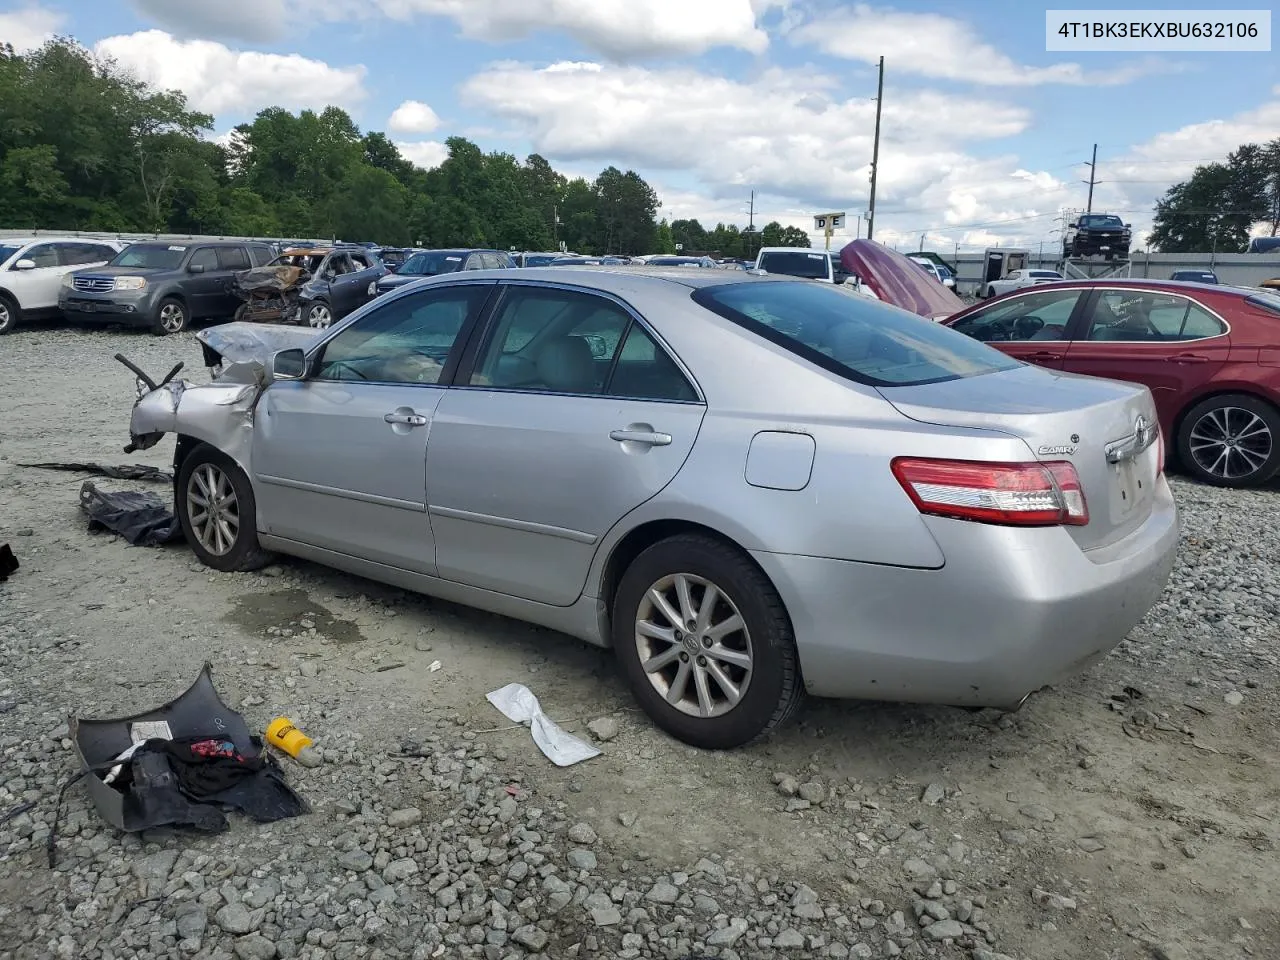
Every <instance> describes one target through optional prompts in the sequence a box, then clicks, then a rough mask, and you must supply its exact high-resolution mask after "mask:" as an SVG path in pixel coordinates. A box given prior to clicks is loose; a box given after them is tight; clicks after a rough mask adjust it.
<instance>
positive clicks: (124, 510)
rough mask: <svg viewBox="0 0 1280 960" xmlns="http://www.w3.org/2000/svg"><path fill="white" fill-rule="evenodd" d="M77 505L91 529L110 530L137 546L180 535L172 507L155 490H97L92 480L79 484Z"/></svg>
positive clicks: (176, 538) (172, 539)
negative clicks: (87, 517) (78, 502)
mask: <svg viewBox="0 0 1280 960" xmlns="http://www.w3.org/2000/svg"><path fill="white" fill-rule="evenodd" d="M80 509H82V510H83V511H84V512H85V513H87V514H88V515H89V529H90V530H110V531H111V532H112V533H118V534H120V536H122V537H124V538H125V539H126V540H128V541H129V543H131V544H133V545H134V546H135V547H137V546H146V547H158V546H162V545H164V544H166V543H176V542H177V541H179V540H182V539H183V535H182V527H181V526H180V525H179V523H178V518H177V517H175V516H174V515H173V511H172V510H170V509H169V507H168V506H166V505H165V502H164V501H163V500H162V499H160V497H159V496H158V495H156V494H154V493H138V492H135V491H132V490H120V491H117V492H115V493H109V492H107V491H106V490H99V489H98V488H97V487H96V486H95V485H94V483H93V481H92V480H86V481H85V482H84V484H83V485H82V486H81V487H80Z"/></svg>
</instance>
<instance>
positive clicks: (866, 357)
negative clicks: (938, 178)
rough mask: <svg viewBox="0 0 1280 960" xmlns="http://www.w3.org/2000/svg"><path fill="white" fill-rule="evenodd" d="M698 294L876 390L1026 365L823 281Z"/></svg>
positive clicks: (733, 286) (715, 308) (711, 306)
mask: <svg viewBox="0 0 1280 960" xmlns="http://www.w3.org/2000/svg"><path fill="white" fill-rule="evenodd" d="M692 297H693V299H694V301H695V302H696V303H698V304H701V305H702V306H704V307H706V308H707V309H708V310H711V311H712V312H714V313H718V314H719V315H720V316H722V317H726V318H728V319H729V320H732V321H733V322H735V323H737V324H739V325H740V326H742V327H744V328H746V329H747V330H750V331H751V332H753V333H756V334H758V335H759V336H762V337H764V338H765V339H766V340H770V341H772V342H773V343H776V344H778V345H779V346H781V347H783V348H784V349H786V350H789V351H790V352H792V353H794V354H795V355H797V356H799V357H803V358H804V359H806V360H808V361H810V362H812V363H816V364H817V365H818V366H821V367H823V368H825V369H827V370H830V371H832V372H833V373H838V374H840V375H841V376H845V377H848V378H849V379H851V380H856V381H857V382H859V383H866V384H871V385H872V386H885V387H890V386H911V385H914V384H919V383H934V382H937V381H939V380H956V379H960V378H962V377H974V376H979V375H981V374H984V373H994V372H996V371H999V370H1011V369H1013V368H1014V367H1016V366H1018V361H1017V360H1013V359H1011V358H1010V357H1007V356H1005V355H1004V354H1003V353H1000V352H998V351H997V350H995V349H993V348H991V347H988V346H986V345H985V344H982V343H979V342H978V341H976V340H972V339H970V338H969V337H966V336H964V335H963V334H961V333H957V332H956V331H954V330H952V329H950V328H949V327H945V326H943V325H942V324H938V323H934V322H933V321H932V320H926V319H925V318H923V317H918V316H916V315H915V314H913V313H908V312H907V311H905V310H901V309H899V308H898V307H893V306H889V305H888V304H884V303H879V302H877V301H874V300H869V299H866V298H864V297H854V296H850V295H848V294H846V293H843V292H841V291H840V290H839V289H837V288H833V287H829V286H825V285H823V284H816V283H815V284H808V283H792V282H787V281H783V282H779V283H765V282H757V283H750V282H748V283H728V284H724V285H722V286H715V287H704V288H703V289H701V290H696V291H694V292H693V294H692Z"/></svg>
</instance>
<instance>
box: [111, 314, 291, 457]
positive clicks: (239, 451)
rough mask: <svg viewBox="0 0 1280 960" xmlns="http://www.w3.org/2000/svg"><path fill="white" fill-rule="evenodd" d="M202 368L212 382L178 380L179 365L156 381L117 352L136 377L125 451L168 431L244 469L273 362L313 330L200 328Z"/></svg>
mask: <svg viewBox="0 0 1280 960" xmlns="http://www.w3.org/2000/svg"><path fill="white" fill-rule="evenodd" d="M196 338H197V339H198V340H199V341H200V349H201V353H202V355H203V361H204V365H205V367H206V368H207V369H208V370H209V373H210V375H211V377H212V379H211V380H210V381H209V382H205V383H197V382H193V381H190V380H186V379H178V374H179V373H180V372H181V371H182V370H183V368H184V365H183V364H181V363H180V364H178V365H177V366H175V367H174V368H173V369H172V370H170V371H169V373H168V374H167V375H166V376H165V377H164V378H162V379H161V380H159V381H156V380H153V379H152V378H151V377H149V376H148V375H147V374H146V372H145V371H143V370H141V369H140V368H139V367H137V366H136V365H134V364H133V363H131V362H130V361H129V360H128V359H127V358H125V357H124V356H123V355H121V354H116V357H115V358H116V360H118V361H120V362H121V363H122V364H124V365H125V366H126V367H128V368H129V369H130V370H131V371H132V372H133V374H134V376H135V378H136V392H137V400H136V401H135V402H134V405H133V413H132V415H131V416H130V421H129V445H128V446H126V447H125V448H124V450H125V452H126V453H133V452H134V451H135V450H149V449H150V448H151V447H154V446H155V445H156V444H157V443H159V442H160V441H161V439H163V438H164V436H165V434H167V433H172V434H175V435H178V436H181V437H186V438H189V439H191V440H194V441H199V442H204V443H208V444H209V445H210V446H213V447H215V448H217V449H218V450H221V451H222V452H223V453H225V454H226V455H227V456H229V457H231V458H232V459H233V460H235V461H236V462H237V463H239V464H240V465H241V466H242V467H244V468H245V469H246V471H247V470H248V466H249V454H250V449H251V442H250V441H251V438H252V435H253V417H254V410H255V409H256V407H257V403H258V397H259V396H261V394H262V391H263V390H264V389H265V388H266V386H267V385H268V384H269V383H270V382H271V373H270V370H271V358H272V357H273V356H274V355H275V354H276V353H277V352H278V351H280V350H286V349H289V348H291V347H302V348H303V349H305V348H306V347H307V346H309V345H310V343H311V342H312V341H314V339H315V332H314V331H312V330H309V329H299V328H297V327H276V326H261V325H259V324H255V323H247V322H246V323H228V324H223V325H221V326H217V327H210V328H208V329H206V330H201V331H200V332H199V333H198V334H196Z"/></svg>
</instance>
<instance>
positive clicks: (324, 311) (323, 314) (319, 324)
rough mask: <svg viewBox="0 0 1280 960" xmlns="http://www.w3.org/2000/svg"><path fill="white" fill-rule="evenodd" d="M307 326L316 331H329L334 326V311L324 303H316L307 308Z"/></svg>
mask: <svg viewBox="0 0 1280 960" xmlns="http://www.w3.org/2000/svg"><path fill="white" fill-rule="evenodd" d="M307 326H309V327H312V328H313V329H316V330H327V329H328V328H329V327H331V326H333V311H332V310H330V309H329V305H328V304H327V303H324V302H323V301H316V302H315V303H313V304H311V305H310V306H308V307H307Z"/></svg>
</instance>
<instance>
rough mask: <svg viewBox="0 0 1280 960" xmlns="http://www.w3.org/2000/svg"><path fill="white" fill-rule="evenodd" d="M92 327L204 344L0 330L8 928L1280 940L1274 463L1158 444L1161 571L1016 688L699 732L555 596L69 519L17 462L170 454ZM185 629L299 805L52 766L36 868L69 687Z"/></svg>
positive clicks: (319, 947) (1164, 952) (18, 952)
mask: <svg viewBox="0 0 1280 960" xmlns="http://www.w3.org/2000/svg"><path fill="white" fill-rule="evenodd" d="M116 351H123V352H124V353H126V354H127V355H129V356H130V357H132V358H133V359H135V360H137V361H139V362H140V363H141V364H142V365H143V367H144V368H145V369H148V370H152V371H163V370H166V369H168V367H169V366H171V365H172V363H173V362H175V361H176V360H178V359H184V360H186V361H187V362H188V363H191V364H192V365H193V366H194V367H196V369H195V370H194V371H192V372H191V375H192V376H193V377H197V378H202V377H203V376H204V375H205V374H204V371H202V370H200V369H199V368H198V364H199V359H198V350H197V349H196V345H195V343H194V341H193V340H192V339H191V338H190V336H189V335H187V336H182V337H179V338H170V339H155V338H152V337H150V336H148V335H146V334H136V333H127V332H112V331H102V330H78V329H75V328H72V327H62V326H50V327H45V328H38V329H30V328H29V329H24V330H20V331H18V332H17V333H15V334H13V335H11V336H8V337H5V338H3V339H2V340H0V356H2V357H3V359H4V364H5V378H4V381H3V383H2V384H0V414H2V415H3V427H2V428H0V438H2V439H0V543H5V542H8V543H10V544H11V545H12V546H13V549H14V551H15V552H16V554H17V556H18V559H19V561H20V562H21V563H22V568H21V570H19V571H18V572H17V573H16V574H15V575H14V576H13V577H12V578H11V579H10V580H9V582H8V583H6V584H2V585H0V815H3V812H4V811H7V810H10V809H11V808H13V807H15V806H17V805H19V804H23V803H26V802H28V801H34V803H35V805H34V807H32V808H31V809H30V810H28V811H27V812H24V813H22V814H21V815H19V816H17V817H15V818H13V819H11V820H10V821H9V822H7V823H5V824H3V825H0V958H4V960H8V958H14V960H17V958H45V957H56V958H79V957H84V958H126V957H127V958H133V957H142V958H153V957H155V958H158V957H198V958H202V960H203V958H208V960H213V958H232V957H234V958H241V960H251V958H272V957H282V958H289V957H299V958H321V957H325V958H328V957H334V958H346V957H364V958H370V960H373V958H393V957H394V958H399V957H405V958H437V957H441V958H446V957H447V958H454V957H458V958H464V957H473V958H485V960H506V958H530V957H540V958H557V960H558V958H564V957H599V958H606V957H608V958H614V957H618V958H638V957H662V958H685V957H690V956H705V957H719V958H726V960H732V958H735V957H737V958H771V957H797V958H817V957H830V958H844V957H858V958H862V957H896V956H903V957H910V958H915V957H939V958H973V960H999V958H1002V957H1008V958H1015V960H1028V958H1030V960H1057V958H1061V960H1085V958H1089V960H1092V958H1098V960H1103V958H1106V960H1128V958H1150V957H1163V958H1166V960H1179V958H1183V960H1189V958H1213V960H1230V958H1243V957H1274V956H1277V955H1280V919H1278V916H1277V910H1276V902H1275V891H1276V890H1280V862H1278V861H1277V858H1276V854H1275V841H1276V838H1277V833H1278V824H1277V820H1278V819H1280V748H1278V747H1277V741H1276V737H1275V721H1274V715H1275V714H1274V712H1275V708H1276V705H1277V695H1276V677H1277V660H1276V657H1277V654H1276V639H1277V626H1276V624H1277V620H1278V619H1280V618H1277V613H1278V612H1280V576H1277V574H1280V488H1273V489H1269V490H1262V491H1256V492H1233V491H1219V490H1213V489H1209V488H1206V487H1201V486H1197V485H1194V484H1192V483H1189V482H1187V481H1184V480H1181V479H1175V487H1176V490H1177V494H1178V498H1179V501H1180V503H1181V506H1182V510H1183V518H1184V537H1183V542H1182V549H1181V562H1180V563H1179V565H1178V567H1177V570H1176V571H1175V574H1174V577H1173V581H1172V583H1171V584H1170V588H1169V590H1168V592H1167V593H1166V595H1165V597H1164V599H1163V600H1162V601H1161V603H1160V604H1159V605H1158V606H1157V607H1156V608H1155V609H1154V610H1153V611H1152V612H1151V613H1150V615H1149V616H1148V617H1147V618H1146V619H1145V620H1144V621H1143V623H1142V624H1141V625H1140V626H1139V627H1138V628H1137V629H1136V630H1135V631H1134V633H1133V635H1132V636H1131V637H1130V638H1129V639H1128V640H1127V641H1126V642H1125V643H1124V644H1123V645H1122V646H1121V647H1120V648H1119V649H1118V650H1117V651H1116V653H1115V654H1114V655H1112V656H1111V657H1109V658H1108V659H1107V660H1106V661H1105V662H1104V663H1102V664H1101V665H1099V666H1098V667H1097V668H1095V669H1094V670H1092V671H1091V672H1090V673H1089V674H1087V675H1086V676H1083V677H1081V678H1079V679H1077V680H1074V681H1072V682H1070V683H1068V684H1066V685H1064V686H1062V687H1061V688H1057V689H1054V690H1050V691H1045V692H1043V693H1042V694H1040V695H1038V696H1037V697H1034V698H1032V700H1031V701H1029V702H1028V704H1027V705H1026V706H1025V707H1024V708H1023V710H1022V711H1020V712H1019V713H1017V714H1013V715H1001V714H998V713H995V712H992V711H984V712H979V713H971V712H965V711H958V710H952V709H943V708H923V707H912V706H899V705H892V704H845V703H830V702H810V704H809V705H808V706H807V708H806V709H805V710H804V711H803V712H802V714H801V716H800V718H799V721H798V722H797V723H795V724H793V725H792V726H790V727H788V728H787V729H786V730H784V731H781V732H780V733H779V734H778V735H777V736H775V737H774V738H773V739H771V740H770V741H768V742H767V743H764V744H761V745H759V746H756V747H754V748H751V749H747V750H740V751H736V752H733V753H721V754H716V753H707V752H701V751H697V750H692V749H690V748H687V747H685V746H683V745H680V744H678V743H675V742H673V741H671V740H669V739H667V738H665V737H664V736H663V735H661V734H659V733H657V732H656V731H655V730H654V729H653V728H652V727H651V726H650V725H649V724H648V723H647V721H646V720H645V719H644V717H643V715H641V714H640V713H638V711H637V710H636V709H635V708H634V707H633V705H632V702H631V700H630V698H629V696H628V694H627V692H626V690H625V688H624V687H623V686H622V683H621V682H620V680H619V678H618V676H617V674H616V672H615V670H614V667H613V663H612V659H611V657H610V656H609V654H607V653H606V652H603V651H599V650H594V649H590V648H588V647H586V646H584V645H582V644H579V643H577V642H575V641H572V640H569V639H567V638H564V637H560V636H557V635H555V634H552V633H550V632H548V631H544V630H539V629H535V628H531V627H528V626H525V625H522V624H519V623H514V622H511V621H507V620H503V619H501V618H497V617H492V616H488V615H485V614H481V613H477V612H474V611H470V610H467V609H464V608H460V607H454V606H451V605H448V604H444V603H439V602H436V601H432V600H429V599H426V598H422V597H418V596H412V595H406V594H404V593H403V592H401V591H397V590H392V589H388V588H384V587H381V586H379V585H376V584H373V583H369V582H367V581H362V580H359V579H357V578H352V577H348V576H345V575H342V574H338V573H335V572H333V571H330V570H327V569H324V568H322V567H318V566H315V565H312V564H308V563H303V562H298V561H288V560H286V561H282V562H280V563H279V564H278V565H276V566H273V567H270V568H268V569H266V570H265V571H262V572H261V573H255V574H242V575H225V574H216V573H214V572H212V571H210V570H208V569H206V568H204V567H202V566H200V565H199V564H198V563H196V562H195V560H194V558H193V557H192V556H191V555H190V553H189V552H188V551H187V549H186V548H185V547H183V546H174V547H167V548H142V547H139V548H131V547H128V546H126V545H125V544H124V543H123V542H121V541H119V540H117V539H116V538H114V537H111V536H109V535H94V534H89V533H88V532H86V530H85V523H84V519H83V517H82V516H81V515H80V514H79V511H78V507H77V498H76V491H77V489H78V486H79V483H80V481H81V478H80V477H78V476H76V475H74V474H61V473H52V472H47V471H41V470H34V469H29V468H23V467H21V466H19V464H21V463H24V462H29V461H39V460H97V461H99V462H105V463H113V464H115V463H126V462H133V461H138V462H147V463H151V464H155V465H159V466H167V461H168V458H169V457H170V455H171V449H172V448H171V446H170V444H169V443H165V444H162V445H161V446H160V447H158V448H156V449H154V450H151V451H148V452H147V453H145V454H136V455H133V456H125V455H123V454H121V452H120V448H121V446H122V445H123V443H125V442H126V441H127V439H128V438H127V429H126V427H127V419H128V412H129V408H130V405H131V402H132V380H131V377H130V376H129V375H128V374H127V373H126V372H125V371H124V369H123V368H121V367H119V366H118V365H117V364H115V363H114V362H113V361H112V360H111V354H113V353H115V352H116ZM101 483H102V486H103V487H105V488H107V489H128V488H138V489H145V488H146V487H145V486H144V485H138V484H129V483H123V482H117V481H109V480H104V481H101ZM150 489H159V490H161V491H163V490H164V488H162V487H159V488H158V487H156V486H155V485H152V486H151V487H150ZM204 660H209V661H210V662H212V664H213V665H214V676H215V681H216V683H217V684H218V687H219V689H220V690H221V692H222V693H223V696H224V697H225V698H226V699H227V700H228V701H229V702H231V703H232V704H233V705H237V706H238V708H239V709H240V710H241V711H242V712H243V713H244V714H245V716H246V719H247V720H248V721H249V722H250V724H251V726H253V727H256V728H258V729H261V727H262V726H263V725H264V724H265V723H266V722H267V721H268V720H269V719H270V718H271V717H273V716H276V715H278V714H285V715H287V716H289V717H291V718H293V719H294V720H295V721H297V723H298V724H299V726H300V727H301V728H302V729H303V730H305V731H306V732H307V733H308V734H310V735H311V736H312V737H313V738H315V740H316V742H317V744H318V746H319V747H320V750H321V752H322V754H323V756H324V760H325V762H324V763H323V764H322V765H321V766H319V767H317V768H314V769H308V768H305V767H302V766H300V765H298V764H296V763H293V762H292V761H286V770H287V772H288V775H289V778H290V781H291V783H293V784H294V786H295V787H296V788H297V789H298V791H299V792H300V793H301V794H303V795H304V796H305V797H306V798H307V799H308V800H309V801H310V803H311V804H312V806H313V809H314V812H313V813H311V814H310V815H308V816H305V817H301V818H298V819H294V820H288V821H283V822H279V823H276V824H271V825H257V824H253V823H251V822H248V821H246V820H244V819H242V818H237V817H234V816H233V821H232V827H231V829H230V830H229V831H228V832H226V833H224V834H220V835H215V836H204V835H192V834H185V833H175V832H172V831H168V830H160V831H156V832H154V833H147V834H144V835H141V836H139V835H122V834H120V833H118V832H116V831H114V830H113V829H111V828H108V827H106V826H105V825H104V824H103V823H102V822H101V821H100V820H99V819H98V818H97V816H96V814H95V813H94V811H93V809H92V807H91V805H90V804H89V802H88V799H87V795H86V793H85V792H84V791H83V789H82V788H81V787H79V786H77V787H75V788H72V789H71V790H70V791H68V794H67V803H66V815H65V817H64V821H63V824H62V826H61V828H60V836H61V838H62V839H61V841H60V844H59V850H60V859H59V862H58V865H57V867H56V868H55V869H50V867H49V866H48V862H47V860H46V856H45V847H44V842H45V838H46V837H47V835H48V831H49V828H50V824H51V822H52V820H53V813H54V800H55V794H56V790H57V788H58V786H59V785H60V784H61V783H62V782H63V781H64V780H65V779H66V778H67V777H68V776H69V775H70V774H71V773H73V772H74V770H75V761H74V753H73V751H72V750H71V749H70V742H69V741H68V740H66V739H65V734H66V727H65V720H66V717H67V715H68V713H70V712H76V713H79V714H81V715H87V716H90V717H95V716H116V715H121V714H127V713H132V712H136V711H138V710H141V709H145V708H147V707H149V706H153V705H156V704H159V703H161V702H163V701H165V700H168V699H169V698H171V697H173V696H174V695H176V694H177V693H179V692H181V691H182V690H184V689H185V688H186V687H187V686H188V685H189V684H190V683H191V682H192V680H194V678H195V676H196V674H197V672H198V670H199V665H200V663H201V662H202V661H204ZM434 660H439V661H440V663H441V665H442V666H441V668H440V669H439V670H437V671H431V670H429V669H428V665H429V664H430V663H431V662H432V661H434ZM512 681H518V682H521V683H524V684H526V685H528V686H529V687H530V688H531V689H532V690H533V691H534V692H535V693H536V694H537V695H538V696H539V698H540V699H541V701H542V704H543V708H544V709H545V710H546V712H547V713H548V714H549V715H550V716H552V717H553V718H555V719H557V720H558V721H560V722H561V723H562V724H563V725H564V726H566V727H567V728H568V729H570V730H571V731H573V732H576V733H578V734H579V735H581V736H584V737H588V736H593V734H591V733H588V724H592V727H593V729H595V730H597V731H598V732H599V733H600V734H601V735H603V736H604V737H605V738H606V739H604V740H602V741H601V742H600V743H599V746H600V747H601V749H602V750H603V755H602V756H601V757H598V758H596V759H594V760H590V761H587V762H585V763H582V764H580V765H578V766H574V767H570V768H566V769H559V768H556V767H554V766H552V765H551V764H550V763H549V762H548V761H546V760H545V759H544V758H543V757H542V756H541V755H540V754H539V753H538V752H537V750H536V748H535V747H534V745H533V743H532V741H531V740H530V738H529V734H528V731H527V730H525V729H519V728H517V729H513V728H512V727H511V725H509V724H508V723H506V722H505V718H503V717H502V716H501V715H500V714H498V713H497V711H495V710H494V709H493V708H492V707H491V706H490V705H489V704H488V703H487V702H486V701H485V699H484V694H485V693H486V692H488V691H490V690H493V689H496V688H497V687H499V686H502V685H503V684H506V683H509V682H512ZM597 720H605V721H606V722H605V723H594V721H597Z"/></svg>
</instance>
